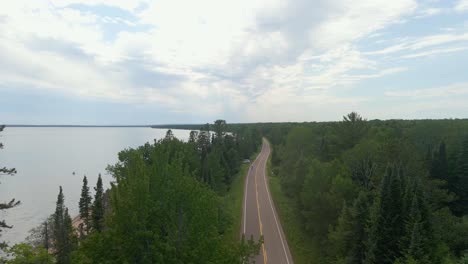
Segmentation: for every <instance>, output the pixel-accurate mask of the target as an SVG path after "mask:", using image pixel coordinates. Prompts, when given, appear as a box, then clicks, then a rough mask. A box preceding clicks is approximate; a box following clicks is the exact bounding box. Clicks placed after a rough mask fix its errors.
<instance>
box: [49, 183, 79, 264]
mask: <svg viewBox="0 0 468 264" xmlns="http://www.w3.org/2000/svg"><path fill="white" fill-rule="evenodd" d="M64 202H65V198H64V195H63V191H62V186H60V191H59V194H58V196H57V204H56V207H55V213H54V230H53V232H54V250H55V255H56V257H57V264H68V263H70V254H71V252H72V250H73V241H74V238H73V236H74V234H73V227H72V221H71V218H70V215H69V214H68V208H66V207H65V204H64Z"/></svg>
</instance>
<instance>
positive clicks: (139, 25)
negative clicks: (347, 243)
mask: <svg viewBox="0 0 468 264" xmlns="http://www.w3.org/2000/svg"><path fill="white" fill-rule="evenodd" d="M74 3H80V4H83V5H85V7H86V6H93V8H94V9H96V8H97V9H99V8H101V7H102V5H105V6H113V7H118V8H120V9H122V10H124V12H128V13H129V14H130V15H131V16H132V17H134V19H126V18H120V17H113V16H112V15H111V14H104V15H103V14H99V13H95V12H92V11H89V12H82V11H79V10H77V9H74V8H72V7H70V6H69V5H70V4H74ZM417 7H418V5H417V3H416V1H415V0H394V1H388V0H360V1H351V0H318V1H309V0H294V1H293V0H258V1H252V0H240V1H219V0H200V1H180V0H159V1H124V0H119V1H115V0H112V1H110V0H109V1H104V0H98V1H91V0H89V1H88V0H64V1H60V2H58V1H57V2H53V4H52V3H51V2H43V1H33V2H31V1H25V0H17V1H10V2H8V3H7V4H2V8H1V9H0V17H2V19H0V46H1V47H2V49H1V50H0V58H5V59H4V60H3V62H0V65H1V66H2V69H5V70H3V71H2V72H0V78H2V79H3V80H4V81H5V82H8V83H9V84H11V86H12V87H13V86H14V85H17V86H22V87H30V88H31V87H33V88H35V89H47V90H49V91H54V92H60V93H66V94H70V95H72V96H81V97H85V98H89V97H98V98H102V99H108V100H117V101H125V102H134V103H144V104H151V103H156V104H158V105H162V106H164V107H166V108H167V109H169V110H170V111H175V112H183V111H186V112H191V111H195V110H194V109H196V111H200V112H202V113H204V114H206V115H215V114H216V113H218V112H226V111H233V112H239V115H245V116H246V117H247V116H248V117H255V115H253V114H252V113H251V111H250V110H247V111H246V110H244V106H246V108H247V109H253V108H255V107H256V106H257V105H258V106H259V107H260V108H261V109H264V110H263V114H259V116H258V117H261V116H262V115H263V117H262V118H263V120H267V115H268V114H270V115H272V116H275V117H276V118H278V119H281V118H283V119H289V117H288V115H289V114H288V113H289V112H292V111H293V110H294V107H298V108H301V107H304V108H307V109H310V110H311V111H312V110H313V109H315V108H313V107H312V108H311V107H310V104H313V105H325V104H327V103H330V104H337V105H338V104H349V105H350V106H353V105H356V104H357V103H359V102H363V101H366V100H368V98H367V97H366V98H364V97H356V98H348V99H342V98H340V97H339V96H338V95H336V94H337V93H336V91H339V89H341V88H343V87H351V86H352V85H353V84H356V83H358V82H360V81H363V80H367V79H372V78H380V77H383V76H388V75H390V74H397V73H399V72H402V71H405V70H406V69H407V68H406V67H405V66H404V65H401V66H395V65H391V66H388V65H385V63H382V61H381V60H378V59H376V58H375V57H373V56H372V55H385V54H392V53H394V52H399V51H403V50H423V49H425V48H428V47H432V46H438V45H443V44H446V43H452V42H456V41H465V40H467V39H468V37H467V35H466V34H464V35H463V34H458V35H457V34H443V35H432V36H428V37H425V38H418V39H415V40H412V41H410V42H402V43H399V44H397V45H395V46H390V47H388V48H385V49H382V50H379V51H374V52H367V53H365V52H362V51H361V50H360V49H359V47H358V45H356V44H355V43H356V42H357V41H359V40H362V39H364V37H366V36H371V37H372V38H377V37H378V38H381V37H383V35H382V33H379V32H377V31H379V30H381V29H385V28H387V27H389V26H390V25H393V24H395V23H401V22H402V21H403V20H404V19H405V17H407V16H410V15H412V14H414V13H415V12H416V10H417ZM437 12H438V11H437V10H436V9H426V10H425V11H423V13H425V14H428V15H434V14H436V13H437ZM3 17H4V19H3ZM122 25H124V26H128V28H122V29H121V30H116V28H118V27H121V26H122ZM111 33H112V34H113V35H112V38H109V37H108V35H109V34H111ZM41 41H42V42H46V43H47V42H48V43H55V42H56V43H63V46H66V47H68V48H69V50H68V49H66V48H63V49H60V48H58V47H57V46H59V45H58V44H57V45H55V46H54V45H51V46H50V47H43V46H41V47H40V49H39V48H38V47H37V46H34V45H33V44H34V43H35V42H41ZM447 52H448V51H447ZM68 53H78V56H72V55H71V54H68ZM439 53H442V50H441V51H440V52H439ZM420 54H422V53H420ZM420 56H423V55H420ZM280 106H284V107H281V109H278V107H280ZM303 117H304V118H305V117H306V116H303Z"/></svg>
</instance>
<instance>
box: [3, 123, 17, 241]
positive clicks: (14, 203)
mask: <svg viewBox="0 0 468 264" xmlns="http://www.w3.org/2000/svg"><path fill="white" fill-rule="evenodd" d="M4 128H5V126H4V125H2V126H0V132H2V131H3V129H4ZM2 148H3V144H2V143H0V149H2ZM15 173H16V169H14V168H13V169H8V168H6V167H3V168H2V167H0V176H1V175H13V174H15ZM19 204H20V201H16V200H15V199H11V200H10V201H9V202H7V203H3V202H2V203H0V211H3V210H7V209H10V208H13V207H15V206H18V205H19ZM5 228H12V226H11V225H8V224H7V223H6V222H5V220H0V236H1V232H2V229H5ZM6 246H7V245H6V243H5V242H2V241H0V250H1V249H4V248H5V247H6Z"/></svg>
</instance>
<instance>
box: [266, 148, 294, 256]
mask: <svg viewBox="0 0 468 264" xmlns="http://www.w3.org/2000/svg"><path fill="white" fill-rule="evenodd" d="M269 155H270V153H268V156H269ZM263 180H264V181H265V188H266V190H267V193H268V200H269V201H270V207H271V211H272V212H273V218H274V219H275V223H276V228H277V229H278V233H279V236H280V239H281V245H283V251H284V255H285V256H286V261H287V263H288V264H289V257H288V253H287V252H286V246H285V245H284V239H283V236H282V235H281V230H280V228H279V224H278V220H277V219H276V211H275V210H274V208H273V203H272V201H271V195H270V191H269V190H268V189H269V188H268V182H267V180H266V161H265V170H263Z"/></svg>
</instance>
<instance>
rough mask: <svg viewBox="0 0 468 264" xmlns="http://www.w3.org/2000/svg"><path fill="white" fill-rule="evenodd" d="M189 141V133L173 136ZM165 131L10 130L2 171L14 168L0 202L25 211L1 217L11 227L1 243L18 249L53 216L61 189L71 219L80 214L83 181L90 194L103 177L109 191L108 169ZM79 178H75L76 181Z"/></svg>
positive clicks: (0, 189)
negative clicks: (120, 154) (130, 150)
mask: <svg viewBox="0 0 468 264" xmlns="http://www.w3.org/2000/svg"><path fill="white" fill-rule="evenodd" d="M173 132H174V135H175V136H176V137H177V138H179V139H182V140H187V138H188V135H189V131H185V130H173ZM165 134H166V130H163V129H152V128H12V127H7V128H5V130H4V131H3V132H1V133H0V142H2V143H3V144H4V149H3V150H0V166H1V167H3V166H6V167H7V168H11V167H13V168H16V170H17V171H18V173H17V174H16V175H14V176H1V179H0V182H1V184H0V200H1V201H8V200H9V199H11V198H16V199H18V200H21V205H20V206H18V207H16V208H13V209H9V210H6V211H4V212H1V213H0V219H6V221H7V223H9V224H13V225H14V227H13V229H11V230H5V231H3V232H2V234H3V235H2V237H1V240H6V241H9V242H11V243H17V242H21V241H23V240H24V238H25V237H26V236H27V235H28V231H29V230H30V229H31V228H33V227H36V226H38V225H39V224H40V223H41V222H42V221H43V220H44V219H46V218H47V216H49V215H50V214H51V213H53V212H54V210H55V201H56V199H57V194H58V190H59V185H61V186H62V187H63V191H64V194H65V203H66V206H67V207H68V208H69V210H70V214H71V215H72V217H73V216H75V215H77V213H78V201H79V198H80V192H81V185H82V180H83V175H86V176H87V177H88V184H89V185H90V187H91V189H92V187H94V186H95V184H96V181H97V177H98V174H99V173H101V175H102V177H103V181H104V183H105V187H108V186H109V182H110V181H111V180H112V177H111V176H110V175H108V174H107V172H106V170H105V169H106V167H107V165H108V164H114V163H115V162H117V153H118V152H119V151H121V150H123V149H125V148H129V147H137V146H141V145H143V144H144V143H146V142H153V140H154V139H160V138H162V137H164V136H165ZM73 172H75V175H73Z"/></svg>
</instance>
